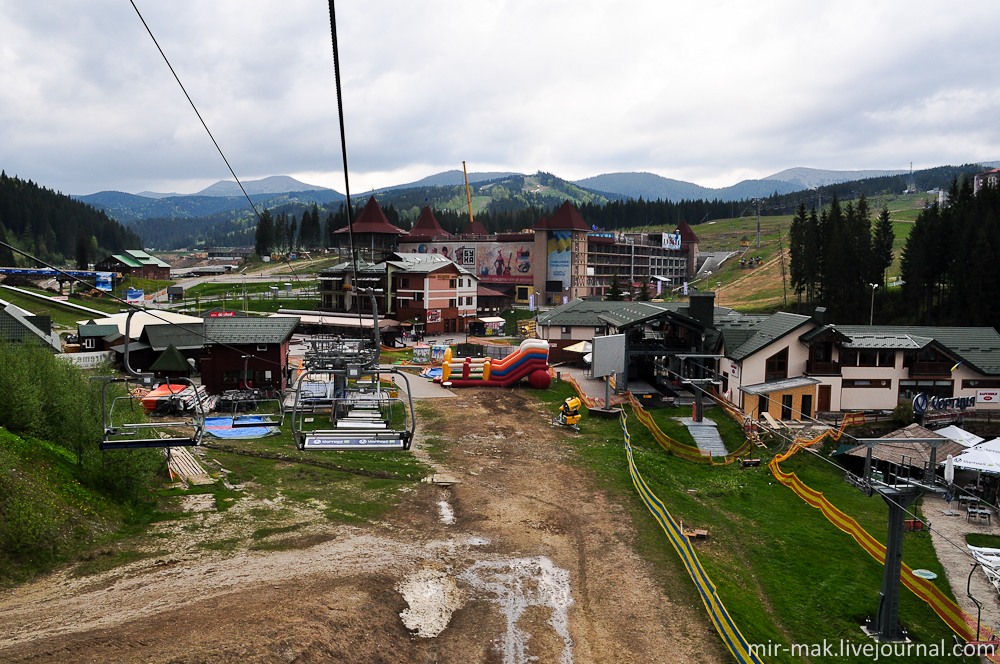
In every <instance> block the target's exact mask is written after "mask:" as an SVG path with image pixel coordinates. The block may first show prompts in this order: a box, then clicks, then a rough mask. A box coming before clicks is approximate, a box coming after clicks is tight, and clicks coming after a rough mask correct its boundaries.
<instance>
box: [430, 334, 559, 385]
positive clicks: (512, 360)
mask: <svg viewBox="0 0 1000 664" xmlns="http://www.w3.org/2000/svg"><path fill="white" fill-rule="evenodd" d="M525 376H527V377H528V382H529V383H530V384H531V386H532V387H534V388H536V389H542V390H543V389H545V388H546V387H548V386H549V383H550V382H551V378H550V377H549V342H547V341H545V340H543V339H526V340H524V341H522V342H521V345H520V346H519V347H518V349H517V350H516V351H514V352H513V353H511V354H510V355H508V356H507V357H505V358H503V359H500V360H494V359H492V358H489V357H486V358H482V357H480V358H475V359H473V358H470V357H466V358H453V357H451V349H450V348H449V349H448V351H447V352H446V353H445V358H444V361H443V362H442V364H441V378H440V379H438V378H435V379H434V382H435V383H437V382H440V383H442V384H445V383H448V384H449V385H447V386H448V387H510V386H511V385H513V384H515V383H517V382H518V381H520V380H521V379H522V378H524V377H525Z"/></svg>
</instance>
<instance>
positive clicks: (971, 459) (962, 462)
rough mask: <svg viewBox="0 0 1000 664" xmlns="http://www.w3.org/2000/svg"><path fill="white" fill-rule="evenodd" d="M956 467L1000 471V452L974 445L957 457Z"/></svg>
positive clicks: (990, 471) (988, 471) (985, 471)
mask: <svg viewBox="0 0 1000 664" xmlns="http://www.w3.org/2000/svg"><path fill="white" fill-rule="evenodd" d="M955 467H956V468H963V469H965V470H979V471H982V472H984V473H1000V452H995V451H992V450H984V449H979V448H978V447H974V448H972V449H970V450H969V451H968V452H965V453H964V454H960V455H958V456H957V457H955Z"/></svg>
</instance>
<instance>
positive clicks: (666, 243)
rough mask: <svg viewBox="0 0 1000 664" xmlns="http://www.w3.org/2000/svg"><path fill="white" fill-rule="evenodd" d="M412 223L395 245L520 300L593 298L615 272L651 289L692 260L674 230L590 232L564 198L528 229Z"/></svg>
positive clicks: (672, 281) (681, 276)
mask: <svg viewBox="0 0 1000 664" xmlns="http://www.w3.org/2000/svg"><path fill="white" fill-rule="evenodd" d="M424 212H425V213H428V214H429V211H427V210H425V211H424ZM423 218H424V214H421V219H423ZM418 225H421V224H419V222H418ZM685 226H686V225H685ZM421 227H422V228H428V227H429V226H428V225H427V224H426V223H425V224H423V225H421ZM417 230H418V229H417V226H414V228H413V231H411V233H410V235H409V236H406V237H402V238H400V245H399V251H400V252H403V253H415V254H440V255H442V256H444V257H446V258H449V259H451V260H454V261H455V262H456V263H458V264H459V265H461V266H462V267H464V268H466V269H468V270H470V271H471V272H473V273H474V274H475V275H476V277H478V278H479V280H480V283H481V284H482V285H484V286H488V287H489V288H490V289H494V290H495V291H496V292H497V293H498V294H500V293H503V294H504V295H506V296H508V297H513V299H514V301H515V302H518V303H521V304H527V303H528V302H529V301H530V300H529V298H531V296H534V302H535V304H536V305H559V304H562V303H563V302H564V301H569V300H572V299H577V298H583V297H600V296H602V295H606V294H607V292H608V291H609V290H610V288H611V284H612V283H613V281H614V280H615V278H616V275H617V278H618V279H619V280H620V282H621V283H622V284H623V286H624V287H625V288H626V290H627V286H625V285H626V284H628V283H629V282H630V281H631V282H632V283H634V284H637V285H636V289H638V288H639V287H640V286H639V284H641V283H643V282H644V281H645V282H648V283H649V284H650V287H651V288H652V289H653V292H658V290H657V283H658V282H662V283H663V284H666V285H668V286H669V285H680V284H681V283H682V282H684V281H686V280H687V278H688V269H689V266H693V262H691V263H689V261H688V259H687V255H688V253H689V252H690V251H691V249H690V246H689V247H684V248H682V238H681V236H680V235H678V234H676V233H664V232H657V233H622V232H609V231H607V232H606V231H598V230H596V229H594V228H593V227H591V226H588V225H587V222H586V221H585V220H584V219H583V217H582V216H581V215H580V212H579V211H578V210H577V209H576V207H574V206H573V204H572V203H570V202H569V201H566V202H564V203H563V204H562V205H561V206H560V207H559V208H558V209H557V210H556V211H555V212H554V213H553V215H552V216H551V217H545V218H543V219H541V220H539V222H538V224H537V225H536V226H535V227H534V228H533V229H531V231H530V232H524V233H501V234H497V235H487V234H486V233H487V231H486V228H484V227H483V225H482V224H481V223H479V222H475V223H473V224H470V225H469V226H468V227H467V228H466V229H465V231H464V232H463V233H462V234H461V235H456V236H454V237H450V238H449V237H442V236H437V237H427V236H425V235H424V234H423V233H421V234H419V235H418V234H417ZM687 233H689V234H690V238H689V239H691V238H693V242H694V243H695V244H694V245H692V246H695V247H696V246H697V240H698V238H697V237H695V236H694V233H693V232H691V229H690V227H688V229H687ZM694 255H695V256H697V251H696V249H695V254H694ZM660 288H662V286H661V287H660ZM487 297H489V296H487ZM480 301H481V302H482V301H483V298H482V297H481V298H480ZM493 302H496V304H497V305H500V304H502V301H501V300H493V301H490V302H489V303H490V304H493ZM483 309H484V307H482V306H481V307H480V310H481V311H482V310H483Z"/></svg>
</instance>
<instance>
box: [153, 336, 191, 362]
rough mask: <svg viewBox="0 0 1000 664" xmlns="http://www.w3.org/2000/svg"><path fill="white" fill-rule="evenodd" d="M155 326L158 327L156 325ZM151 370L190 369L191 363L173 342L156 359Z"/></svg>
mask: <svg viewBox="0 0 1000 664" xmlns="http://www.w3.org/2000/svg"><path fill="white" fill-rule="evenodd" d="M154 327H156V326H155V325H154ZM149 369H150V371H190V369H191V365H190V364H188V361H187V360H186V359H184V356H183V355H181V352H180V351H179V350H177V349H176V348H175V347H174V345H173V344H170V345H169V346H167V349H166V350H165V351H163V352H162V353H161V354H160V356H159V357H158V358H156V361H155V362H153V364H152V365H151V366H150V367H149Z"/></svg>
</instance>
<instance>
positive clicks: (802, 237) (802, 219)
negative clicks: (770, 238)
mask: <svg viewBox="0 0 1000 664" xmlns="http://www.w3.org/2000/svg"><path fill="white" fill-rule="evenodd" d="M808 223H809V221H808V218H807V216H806V204H805V203H800V204H799V209H798V211H797V212H796V213H795V216H794V217H793V218H792V225H791V226H790V227H789V229H788V261H789V266H788V271H789V272H790V275H789V276H790V279H791V282H792V290H794V291H795V294H796V295H798V296H799V299H800V300H801V298H802V294H803V293H804V292H805V291H806V287H807V280H806V274H807V270H806V265H805V262H806V258H805V255H806V225H807V224H808Z"/></svg>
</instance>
